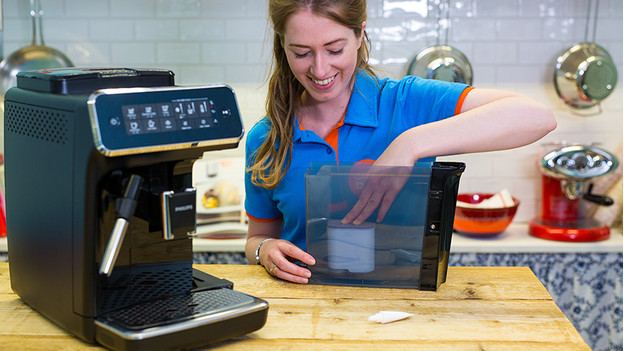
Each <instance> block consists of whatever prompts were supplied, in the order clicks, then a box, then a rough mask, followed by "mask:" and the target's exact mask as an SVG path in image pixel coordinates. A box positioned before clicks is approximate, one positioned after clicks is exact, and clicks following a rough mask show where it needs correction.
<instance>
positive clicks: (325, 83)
mask: <svg viewBox="0 0 624 351" xmlns="http://www.w3.org/2000/svg"><path fill="white" fill-rule="evenodd" d="M335 79H336V76H335V75H334V76H332V77H329V78H326V79H323V80H318V79H314V78H310V80H311V81H312V83H314V85H316V87H317V88H319V89H327V88H329V87H330V86H331V84H332V83H333V82H334V80H335Z"/></svg>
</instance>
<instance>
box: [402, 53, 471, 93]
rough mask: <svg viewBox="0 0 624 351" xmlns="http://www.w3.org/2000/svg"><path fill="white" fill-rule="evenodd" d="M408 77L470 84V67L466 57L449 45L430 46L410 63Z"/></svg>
mask: <svg viewBox="0 0 624 351" xmlns="http://www.w3.org/2000/svg"><path fill="white" fill-rule="evenodd" d="M407 72H408V74H409V75H413V76H417V77H422V78H427V79H437V80H443V81H447V82H455V83H465V84H468V85H470V84H472V66H471V65H470V62H469V61H468V59H467V58H466V56H465V55H464V54H463V53H462V52H461V51H459V50H457V49H456V48H454V47H452V46H449V45H436V46H430V47H427V48H425V49H423V50H421V51H420V52H419V53H418V54H416V56H415V57H414V58H413V59H412V61H411V62H410V65H409V68H408V70H407Z"/></svg>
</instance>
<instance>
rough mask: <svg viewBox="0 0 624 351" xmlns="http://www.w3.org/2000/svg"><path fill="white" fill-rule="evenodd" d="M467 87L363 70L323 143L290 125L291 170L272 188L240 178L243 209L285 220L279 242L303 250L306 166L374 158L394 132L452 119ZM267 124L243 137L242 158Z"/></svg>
mask: <svg viewBox="0 0 624 351" xmlns="http://www.w3.org/2000/svg"><path fill="white" fill-rule="evenodd" d="M466 88H468V86H467V85H464V84H455V83H448V82H443V81H438V80H430V79H421V78H418V77H405V78H403V79H401V80H398V81H397V80H391V79H378V78H374V77H371V76H370V75H368V74H367V73H365V72H364V71H359V72H358V73H357V76H356V80H355V85H354V91H353V93H352V95H351V100H350V101H349V106H348V107H347V112H346V115H345V117H344V119H343V121H342V122H341V123H340V124H339V125H338V127H337V128H336V129H335V130H334V131H332V132H331V133H330V135H328V137H327V138H326V139H325V140H324V139H322V138H320V137H319V136H318V135H316V133H314V132H312V131H308V130H305V129H302V128H300V127H299V124H298V122H297V121H296V120H295V123H294V127H293V152H292V161H291V164H290V168H289V169H288V171H287V173H286V175H285V176H284V178H283V179H282V181H281V183H280V184H279V185H278V186H277V188H275V189H273V190H268V189H265V188H262V187H258V186H255V185H253V184H252V183H251V179H250V174H249V173H246V175H245V210H246V211H247V214H248V215H249V216H251V217H252V218H254V219H257V220H269V221H270V220H276V219H279V218H281V217H283V219H284V226H283V227H282V233H281V238H282V239H285V240H288V241H290V242H292V243H293V244H295V245H297V246H298V247H300V248H302V249H303V250H305V245H306V244H305V241H306V235H305V230H306V211H305V202H306V201H305V173H306V171H307V170H308V168H309V167H310V163H311V162H326V163H335V162H338V161H340V162H358V161H361V160H376V159H377V158H378V157H379V156H380V155H381V154H382V153H383V152H384V151H385V149H386V148H387V147H388V145H390V143H391V142H392V141H393V140H394V139H395V138H396V137H397V136H399V134H401V133H403V132H404V131H406V130H407V129H410V128H412V127H415V126H418V125H422V124H426V123H430V122H434V121H438V120H442V119H444V118H448V117H451V116H453V115H455V114H456V113H458V112H459V111H460V110H461V102H462V101H463V97H464V96H465V92H467V91H468V89H466ZM270 125H271V122H270V121H269V119H268V118H266V117H265V118H263V119H262V120H260V121H259V122H258V123H256V125H254V126H253V127H252V128H251V130H250V131H249V133H248V134H247V142H246V149H245V152H246V157H247V164H248V165H249V164H250V160H251V159H250V157H251V156H253V152H254V151H255V150H257V149H258V148H259V147H260V145H261V144H262V142H263V141H264V140H265V139H266V136H267V133H268V131H269V128H270Z"/></svg>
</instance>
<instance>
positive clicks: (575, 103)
mask: <svg viewBox="0 0 624 351" xmlns="http://www.w3.org/2000/svg"><path fill="white" fill-rule="evenodd" d="M590 11H591V1H588V4H587V23H586V28H585V41H584V42H582V43H579V44H576V45H574V46H572V47H571V48H569V49H568V50H567V51H565V52H564V53H563V54H562V55H561V56H559V57H558V58H557V62H556V64H555V76H554V83H555V89H556V91H557V94H558V95H559V98H560V99H561V100H562V101H563V102H564V103H566V104H567V105H568V106H569V107H571V108H573V109H579V110H581V109H588V108H590V107H593V106H597V107H598V111H599V112H598V113H600V112H601V108H600V102H601V101H602V100H604V99H606V98H607V97H608V96H609V95H610V94H611V93H612V92H613V90H614V89H615V85H616V83H617V69H616V68H615V65H614V64H613V59H611V55H609V53H608V52H607V50H605V49H604V48H603V47H601V46H599V45H596V43H595V41H596V26H597V22H598V0H596V6H595V14H594V33H593V38H592V41H591V42H589V41H588V32H589V30H588V29H589V19H590Z"/></svg>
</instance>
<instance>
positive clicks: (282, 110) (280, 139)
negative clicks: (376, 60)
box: [248, 0, 374, 189]
mask: <svg viewBox="0 0 624 351" xmlns="http://www.w3.org/2000/svg"><path fill="white" fill-rule="evenodd" d="M301 10H309V11H311V12H312V13H313V14H315V15H317V16H322V17H325V18H328V19H330V20H332V21H334V22H336V23H338V24H341V25H343V26H345V27H348V28H351V29H353V32H354V33H355V36H356V37H358V38H359V37H360V35H362V30H363V29H362V24H363V23H364V22H365V21H366V18H367V15H366V0H270V1H269V18H270V20H271V23H272V24H273V32H274V35H273V62H272V64H271V76H270V78H269V82H268V94H267V99H266V106H265V108H266V115H267V117H268V118H269V121H270V123H271V127H270V128H269V133H268V135H267V138H266V140H265V141H264V142H263V143H262V145H260V147H259V148H258V150H256V152H255V153H254V155H252V157H253V161H252V162H251V165H250V166H249V167H248V171H250V172H251V181H252V182H253V184H255V185H257V186H262V187H265V188H267V189H274V188H276V187H277V186H278V185H279V183H280V182H281V180H282V178H283V177H284V175H285V174H286V172H287V171H288V168H289V167H290V161H291V158H292V156H291V153H292V145H293V135H292V129H293V123H294V115H295V111H296V110H297V108H298V107H299V104H300V102H301V98H302V96H303V93H304V91H305V89H304V87H303V86H302V85H301V83H299V81H298V80H297V79H296V78H295V76H294V74H293V73H292V71H291V70H290V66H289V65H288V60H287V58H286V52H285V51H284V47H283V46H282V42H283V41H282V40H283V36H284V32H285V29H286V28H285V27H286V21H287V20H288V18H289V17H290V16H291V15H293V14H294V13H296V12H298V11H301ZM363 38H364V39H363V40H364V42H363V43H362V45H360V49H359V50H358V57H357V63H356V67H357V68H356V71H357V70H358V69H362V70H364V71H366V72H368V73H369V74H370V75H374V73H373V71H372V68H371V66H370V65H369V63H368V59H369V55H370V39H369V37H368V35H367V34H366V32H364V35H363ZM352 79H355V74H354V76H353V78H352Z"/></svg>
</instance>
